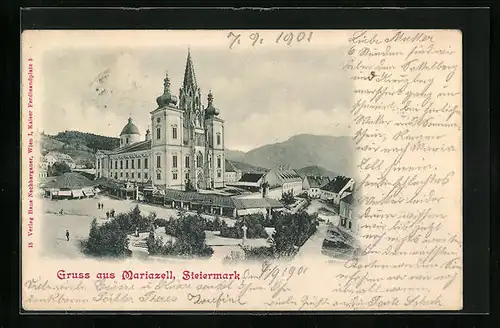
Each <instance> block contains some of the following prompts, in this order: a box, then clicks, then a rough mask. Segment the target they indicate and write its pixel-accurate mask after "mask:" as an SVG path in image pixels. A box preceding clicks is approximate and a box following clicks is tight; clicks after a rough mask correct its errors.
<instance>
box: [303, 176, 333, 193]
mask: <svg viewBox="0 0 500 328" xmlns="http://www.w3.org/2000/svg"><path fill="white" fill-rule="evenodd" d="M329 182H330V178H329V177H322V176H307V177H305V178H304V183H303V185H304V186H306V188H305V189H306V190H307V195H308V196H309V197H310V198H321V188H322V187H324V186H325V185H327V184H328V183H329Z"/></svg>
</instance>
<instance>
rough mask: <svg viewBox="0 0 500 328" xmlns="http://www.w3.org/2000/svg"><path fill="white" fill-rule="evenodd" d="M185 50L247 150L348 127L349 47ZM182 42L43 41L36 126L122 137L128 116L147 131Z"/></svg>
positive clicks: (176, 77) (230, 144)
mask: <svg viewBox="0 0 500 328" xmlns="http://www.w3.org/2000/svg"><path fill="white" fill-rule="evenodd" d="M190 51H191V56H192V59H193V63H194V69H195V74H196V78H197V81H198V85H199V87H200V89H201V93H202V99H203V105H204V106H206V97H207V94H208V92H209V90H211V91H212V93H213V96H214V105H215V106H216V107H217V108H218V109H219V111H220V115H219V117H220V118H222V119H224V120H225V134H226V135H225V141H226V147H227V148H229V149H233V150H242V151H248V150H251V149H253V148H257V147H260V146H263V145H266V144H271V143H276V142H283V141H286V140H287V139H289V138H290V137H292V136H294V135H298V134H316V135H332V136H344V135H350V134H351V133H352V131H351V129H350V123H351V114H350V112H349V108H350V105H351V101H352V92H351V84H350V81H349V79H348V77H347V76H346V74H345V73H344V72H343V71H342V70H341V65H342V63H343V61H344V60H345V58H344V54H345V49H343V48H341V47H332V48H330V49H318V48H311V49H304V48H297V49H293V48H282V49H268V50H259V51H257V50H248V51H239V52H231V51H229V50H228V49H225V48H224V49H220V48H217V49H210V48H207V47H199V48H197V47H196V46H193V45H191V46H190ZM187 52H188V49H187V46H186V48H184V49H183V48H181V47H167V46H157V47H144V46H141V47H135V48H134V47H123V46H122V47H115V48H110V47H101V48H98V47H84V48H78V47H71V48H69V47H68V48H58V49H57V50H48V51H45V52H44V55H43V72H44V74H43V113H44V115H43V116H42V118H41V119H42V124H41V125H42V130H43V131H44V132H45V133H48V134H57V133H58V132H61V131H65V130H77V131H82V132H89V133H95V134H99V135H106V136H112V137H118V134H119V133H120V131H121V129H122V128H123V126H124V125H125V124H126V123H127V119H128V118H129V116H132V118H133V121H134V123H135V124H136V125H137V127H138V128H139V130H140V131H141V133H142V137H144V134H145V131H146V129H147V128H148V126H149V125H150V124H151V123H150V116H149V112H150V111H152V110H154V109H156V108H157V104H156V97H158V96H159V95H161V94H162V92H163V79H164V77H165V72H166V71H168V73H169V76H170V80H171V91H172V93H173V94H175V95H177V96H178V93H179V88H180V87H181V83H182V79H183V74H184V68H185V65H186V57H187ZM104 75H107V78H105V79H103V80H102V81H101V82H99V80H98V79H99V77H102V76H104Z"/></svg>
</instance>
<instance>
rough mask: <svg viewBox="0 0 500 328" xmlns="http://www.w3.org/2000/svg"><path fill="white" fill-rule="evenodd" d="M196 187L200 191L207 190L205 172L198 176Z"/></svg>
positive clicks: (200, 172) (199, 173)
mask: <svg viewBox="0 0 500 328" xmlns="http://www.w3.org/2000/svg"><path fill="white" fill-rule="evenodd" d="M196 186H197V187H198V189H205V178H204V176H203V171H199V172H198V176H197V178H196Z"/></svg>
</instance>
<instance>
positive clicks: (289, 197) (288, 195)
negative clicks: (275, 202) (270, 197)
mask: <svg viewBox="0 0 500 328" xmlns="http://www.w3.org/2000/svg"><path fill="white" fill-rule="evenodd" d="M281 201H282V202H283V203H284V204H285V205H292V204H293V203H295V197H294V196H293V192H292V191H289V192H284V193H283V194H281Z"/></svg>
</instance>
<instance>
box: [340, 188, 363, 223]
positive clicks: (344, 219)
mask: <svg viewBox="0 0 500 328" xmlns="http://www.w3.org/2000/svg"><path fill="white" fill-rule="evenodd" d="M353 202H354V195H353V194H352V193H351V194H349V195H347V196H346V197H344V198H342V199H341V200H340V211H339V216H340V226H342V227H344V228H346V229H348V230H350V231H352V232H358V229H359V227H358V224H357V221H356V220H355V219H354V212H353V208H354V205H353Z"/></svg>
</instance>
